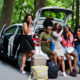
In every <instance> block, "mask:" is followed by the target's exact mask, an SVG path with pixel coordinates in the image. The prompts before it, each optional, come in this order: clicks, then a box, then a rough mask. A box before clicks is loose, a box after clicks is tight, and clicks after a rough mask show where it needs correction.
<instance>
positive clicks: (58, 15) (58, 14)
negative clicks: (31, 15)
mask: <svg viewBox="0 0 80 80" xmlns="http://www.w3.org/2000/svg"><path fill="white" fill-rule="evenodd" d="M41 17H49V18H57V19H61V20H65V18H66V14H65V13H64V12H53V11H44V12H42V13H41Z"/></svg>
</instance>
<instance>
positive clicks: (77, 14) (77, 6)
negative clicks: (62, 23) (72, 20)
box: [76, 0, 79, 26]
mask: <svg viewBox="0 0 80 80" xmlns="http://www.w3.org/2000/svg"><path fill="white" fill-rule="evenodd" d="M77 25H79V0H76V26H77Z"/></svg>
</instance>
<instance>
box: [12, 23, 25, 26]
mask: <svg viewBox="0 0 80 80" xmlns="http://www.w3.org/2000/svg"><path fill="white" fill-rule="evenodd" d="M15 25H16V26H23V24H22V23H18V24H13V25H12V26H15Z"/></svg>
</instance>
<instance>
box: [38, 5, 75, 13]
mask: <svg viewBox="0 0 80 80" xmlns="http://www.w3.org/2000/svg"><path fill="white" fill-rule="evenodd" d="M48 10H50V11H54V12H60V11H61V12H65V13H67V14H72V13H73V12H74V11H73V10H69V9H66V8H62V7H43V8H40V9H39V11H42V12H44V11H48Z"/></svg>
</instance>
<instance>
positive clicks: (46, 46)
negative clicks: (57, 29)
mask: <svg viewBox="0 0 80 80" xmlns="http://www.w3.org/2000/svg"><path fill="white" fill-rule="evenodd" d="M43 26H44V27H45V32H42V33H41V34H40V39H39V41H40V43H41V44H42V46H41V48H42V51H43V52H44V53H46V54H47V55H48V56H49V57H50V58H51V61H53V60H54V62H55V63H57V56H56V53H55V52H54V51H51V50H50V43H51V40H49V39H50V38H51V27H52V26H53V23H52V21H51V20H48V19H46V20H45V21H44V23H43Z"/></svg>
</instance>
